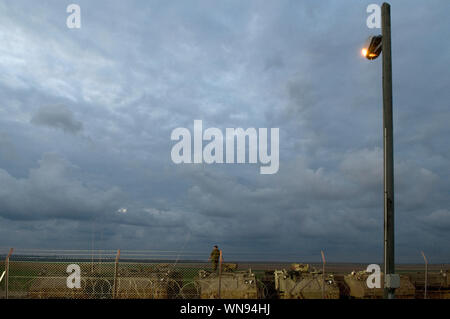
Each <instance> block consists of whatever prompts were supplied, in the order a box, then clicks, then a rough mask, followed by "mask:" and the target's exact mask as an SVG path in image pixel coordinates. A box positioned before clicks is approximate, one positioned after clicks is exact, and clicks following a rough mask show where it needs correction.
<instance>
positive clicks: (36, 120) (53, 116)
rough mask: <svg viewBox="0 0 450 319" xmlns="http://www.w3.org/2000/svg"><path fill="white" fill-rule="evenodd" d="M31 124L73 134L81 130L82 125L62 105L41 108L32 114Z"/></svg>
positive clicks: (67, 108)
mask: <svg viewBox="0 0 450 319" xmlns="http://www.w3.org/2000/svg"><path fill="white" fill-rule="evenodd" d="M31 123H32V124H35V125H43V126H48V127H53V128H57V129H61V130H63V131H65V132H69V133H73V134H75V133H78V132H80V131H81V130H82V129H83V124H82V123H81V122H80V121H78V120H76V119H75V115H74V114H73V112H72V111H71V109H70V108H69V107H67V106H65V105H62V104H60V105H44V106H41V107H40V108H39V109H38V110H37V111H36V112H35V113H34V114H33V116H32V118H31Z"/></svg>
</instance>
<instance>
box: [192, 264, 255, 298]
mask: <svg viewBox="0 0 450 319" xmlns="http://www.w3.org/2000/svg"><path fill="white" fill-rule="evenodd" d="M196 283H197V285H198V287H199V294H200V298H201V299H218V298H222V299H257V298H258V297H259V293H258V285H257V282H256V277H255V274H254V273H253V272H252V271H251V270H249V271H236V272H223V273H222V274H221V275H219V274H217V273H211V272H208V271H205V270H200V271H199V275H198V278H197V280H196ZM219 286H220V292H219ZM219 294H220V295H219Z"/></svg>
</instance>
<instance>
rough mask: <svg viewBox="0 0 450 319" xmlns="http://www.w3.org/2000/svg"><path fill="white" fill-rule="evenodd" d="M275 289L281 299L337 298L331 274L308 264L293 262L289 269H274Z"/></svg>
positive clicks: (336, 289)
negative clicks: (325, 273) (323, 272)
mask: <svg viewBox="0 0 450 319" xmlns="http://www.w3.org/2000/svg"><path fill="white" fill-rule="evenodd" d="M274 275H275V289H276V291H277V292H278V296H279V297H280V298H281V299H321V298H325V299H339V287H338V286H337V284H336V282H335V280H334V277H333V275H325V276H323V274H322V273H321V272H320V271H317V270H315V269H311V267H310V266H309V265H305V264H293V265H292V266H291V269H290V270H284V269H283V270H275V272H274Z"/></svg>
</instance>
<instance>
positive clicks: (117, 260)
mask: <svg viewBox="0 0 450 319" xmlns="http://www.w3.org/2000/svg"><path fill="white" fill-rule="evenodd" d="M119 258H120V249H119V250H117V255H116V261H115V262H114V285H113V299H115V298H116V296H117V276H118V270H119Z"/></svg>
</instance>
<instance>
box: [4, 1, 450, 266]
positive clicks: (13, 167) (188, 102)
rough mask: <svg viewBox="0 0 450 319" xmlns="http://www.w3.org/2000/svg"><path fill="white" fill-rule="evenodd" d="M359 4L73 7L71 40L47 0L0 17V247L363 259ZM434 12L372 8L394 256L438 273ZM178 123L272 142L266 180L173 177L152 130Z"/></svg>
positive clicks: (438, 30) (441, 53)
mask: <svg viewBox="0 0 450 319" xmlns="http://www.w3.org/2000/svg"><path fill="white" fill-rule="evenodd" d="M372 2H373V1H339V2H337V1H320V2H317V1H271V2H261V1H246V2H242V1H226V2H224V1H198V2H196V4H195V5H192V4H191V3H186V2H184V1H172V2H163V1H161V2H159V1H156V2H147V1H131V2H126V3H125V2H123V1H108V2H106V1H81V0H80V1H79V5H80V6H81V8H82V28H81V29H79V30H74V29H67V28H66V26H65V19H66V17H67V13H66V11H65V9H66V4H64V3H61V2H60V1H40V2H39V5H37V4H36V5H30V2H29V1H14V2H12V1H5V2H2V3H0V37H1V38H2V47H1V48H0V56H1V58H0V101H1V102H0V124H1V125H0V218H1V219H2V222H1V223H0V241H2V242H3V243H4V244H3V245H13V246H17V245H19V246H20V245H22V246H23V247H35V246H39V247H48V248H60V247H64V248H82V249H85V248H86V247H90V244H91V242H90V241H91V239H92V235H93V233H94V234H95V236H96V237H95V239H96V241H97V243H98V245H99V247H102V248H103V247H105V248H113V249H117V247H121V248H124V249H125V248H128V249H134V250H136V249H146V248H152V249H174V247H179V246H180V245H181V244H182V243H184V242H185V241H186V238H188V239H189V240H188V245H187V247H189V249H190V250H194V251H200V250H203V249H206V250H207V249H209V248H210V244H211V243H218V244H219V245H220V246H221V247H222V248H224V249H225V251H227V256H230V255H231V254H232V252H237V251H239V252H241V253H245V252H253V253H256V256H257V258H261V259H273V258H278V257H274V256H280V255H279V254H284V255H283V256H282V258H290V259H291V260H295V259H307V258H313V259H314V258H316V257H317V260H318V259H319V258H320V253H318V252H319V251H320V250H321V249H325V250H326V252H327V256H329V257H330V258H331V259H334V260H364V261H368V260H371V261H380V259H381V256H382V247H381V235H382V234H381V230H382V223H383V220H382V212H383V202H382V198H383V197H382V195H383V194H382V169H383V166H382V163H383V162H382V160H383V159H382V139H381V137H382V135H381V127H382V122H381V103H382V101H381V97H380V96H381V95H380V93H381V85H380V83H381V72H380V70H381V64H380V63H381V61H380V60H376V61H373V62H368V61H366V60H364V59H362V58H361V57H360V55H359V51H360V46H361V44H362V43H363V41H364V40H365V39H366V38H367V36H368V35H369V34H372V33H376V32H378V31H376V30H369V29H367V28H366V26H365V21H366V18H367V13H366V7H367V5H368V4H369V3H372ZM30 12H32V14H31V13H30ZM448 12H450V3H449V2H448V1H433V2H429V3H426V4H425V3H423V2H419V1H396V2H395V3H393V4H392V19H393V20H392V29H393V61H394V62H393V63H394V127H395V148H394V149H395V158H396V163H395V164H396V166H395V167H396V171H395V174H396V175H395V178H396V180H395V182H396V184H395V189H396V227H397V237H396V242H397V244H398V248H397V254H398V256H399V257H400V258H402V259H401V260H403V261H411V260H412V261H414V260H417V258H420V255H419V254H418V251H420V249H423V250H426V251H430V253H431V254H432V255H433V258H434V259H433V260H434V261H437V260H441V261H447V262H448V260H449V259H448V258H450V256H449V255H448V247H449V245H450V235H449V234H450V233H449V232H446V229H447V228H448V223H449V221H450V217H449V214H448V209H449V207H450V199H449V197H448V190H449V189H450V182H449V181H450V162H449V161H450V160H449V156H450V153H449V150H450V147H449V146H450V145H449V141H448V138H447V137H448V136H450V126H449V125H448V122H449V120H450V111H449V109H448V103H447V101H449V100H450V93H449V91H448V80H446V79H448V78H449V74H448V73H449V70H448V68H445V67H443V66H445V65H449V64H450V45H447V44H446V43H445V41H442V39H446V38H448V36H450V34H449V33H450V22H449V20H448V19H447V15H448ZM194 119H201V120H203V123H204V126H205V128H206V127H218V128H220V129H224V128H226V127H243V128H248V127H256V128H258V127H279V128H280V170H279V172H278V174H276V175H273V176H261V175H259V173H258V168H257V167H256V166H255V165H211V166H208V165H178V166H177V165H175V164H173V163H172V162H171V159H170V150H171V146H172V145H173V143H172V141H170V133H171V131H172V130H173V129H174V128H176V127H187V128H189V129H192V125H193V121H194ZM45 127H50V128H55V129H45ZM61 130H62V131H65V132H68V133H71V134H61ZM268 252H272V253H273V255H270V254H269V253H268ZM258 254H259V255H258ZM244 256H245V254H244ZM314 256H316V257H314ZM280 258H281V257H280Z"/></svg>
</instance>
